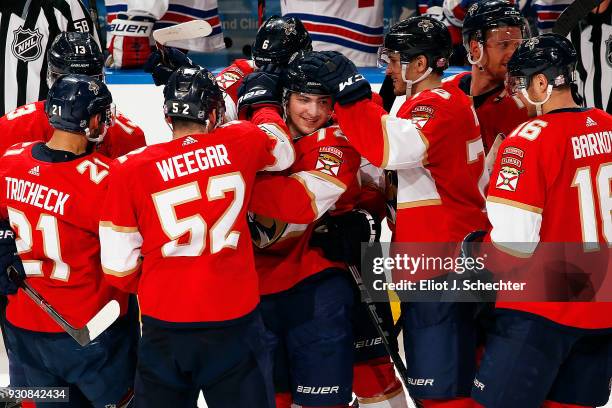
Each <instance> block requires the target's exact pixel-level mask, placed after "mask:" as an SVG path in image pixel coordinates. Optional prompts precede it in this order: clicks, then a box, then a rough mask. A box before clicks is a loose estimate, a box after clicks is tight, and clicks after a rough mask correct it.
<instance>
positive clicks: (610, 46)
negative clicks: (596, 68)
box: [606, 35, 612, 67]
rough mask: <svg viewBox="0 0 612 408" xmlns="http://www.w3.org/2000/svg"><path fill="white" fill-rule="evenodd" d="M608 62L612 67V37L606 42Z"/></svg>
mask: <svg viewBox="0 0 612 408" xmlns="http://www.w3.org/2000/svg"><path fill="white" fill-rule="evenodd" d="M606 62H607V63H608V65H609V66H610V67H612V35H610V36H609V37H608V39H607V40H606Z"/></svg>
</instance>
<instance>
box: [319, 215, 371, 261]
mask: <svg viewBox="0 0 612 408" xmlns="http://www.w3.org/2000/svg"><path fill="white" fill-rule="evenodd" d="M380 230H381V226H380V221H379V220H377V219H376V218H375V217H373V216H372V215H371V214H370V213H369V212H367V211H366V210H352V211H349V212H347V213H344V214H340V215H333V216H331V215H330V216H327V217H325V218H323V219H322V220H321V221H320V222H319V224H318V225H317V227H316V228H315V229H314V232H313V234H312V237H311V238H310V245H311V246H314V247H319V248H321V249H322V250H323V253H324V254H325V257H326V258H327V259H329V260H330V261H336V262H345V263H347V264H349V265H360V264H361V243H362V242H367V243H373V242H377V241H378V240H379V239H380Z"/></svg>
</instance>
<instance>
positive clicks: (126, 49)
mask: <svg viewBox="0 0 612 408" xmlns="http://www.w3.org/2000/svg"><path fill="white" fill-rule="evenodd" d="M92 1H93V0H92ZM104 3H105V4H106V11H107V21H108V34H107V45H106V46H107V49H108V52H109V54H110V55H109V58H108V60H107V66H110V67H112V68H140V67H142V66H143V65H144V63H145V62H146V61H147V58H149V56H150V55H151V50H152V48H151V46H152V45H153V39H152V34H153V30H156V29H158V28H165V27H169V26H172V25H174V24H178V23H184V22H187V21H191V20H205V21H207V22H208V23H209V24H210V25H211V27H212V33H211V34H210V35H208V36H206V37H203V38H195V39H192V40H184V41H171V42H170V43H168V46H170V47H178V48H181V49H184V50H188V51H196V52H204V51H214V50H219V49H222V48H225V43H224V42H223V32H222V29H221V20H220V19H219V10H218V9H217V0H105V1H104Z"/></svg>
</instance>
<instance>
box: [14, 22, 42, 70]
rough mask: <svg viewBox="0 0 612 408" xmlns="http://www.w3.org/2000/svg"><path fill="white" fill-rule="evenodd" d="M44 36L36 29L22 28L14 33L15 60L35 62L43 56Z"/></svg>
mask: <svg viewBox="0 0 612 408" xmlns="http://www.w3.org/2000/svg"><path fill="white" fill-rule="evenodd" d="M42 38H43V35H42V34H41V33H40V32H39V31H38V28H36V29H35V30H34V31H32V30H30V29H27V30H24V29H23V27H22V26H20V27H19V28H18V29H16V30H15V31H13V44H12V46H11V51H12V52H13V55H14V56H15V58H17V59H20V60H22V61H25V62H29V61H34V60H36V59H38V57H40V55H41V54H42V45H41V43H42Z"/></svg>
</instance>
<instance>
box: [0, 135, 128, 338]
mask: <svg viewBox="0 0 612 408" xmlns="http://www.w3.org/2000/svg"><path fill="white" fill-rule="evenodd" d="M34 145H36V143H32V142H30V143H22V144H17V145H14V146H12V147H11V148H10V149H8V150H7V151H6V152H5V153H4V156H3V157H2V158H1V159H0V188H1V190H0V191H2V194H0V207H1V208H2V212H3V213H5V212H8V216H9V219H10V223H11V226H12V227H13V229H14V230H15V232H16V236H17V240H16V243H17V249H18V252H19V256H20V257H21V259H22V260H23V266H24V269H25V271H26V275H27V277H28V282H29V283H30V284H31V285H32V287H34V289H36V290H37V291H38V292H39V293H40V294H41V295H42V296H43V297H44V298H45V299H46V300H47V301H48V302H49V303H50V304H51V305H53V307H54V308H55V309H56V310H57V311H58V312H59V313H60V314H61V315H62V316H63V317H64V318H66V320H67V321H68V322H69V323H70V324H71V325H73V326H75V327H82V326H84V325H85V324H86V323H87V322H88V321H89V320H90V319H91V318H92V317H93V316H94V315H95V314H96V313H97V312H98V311H99V310H100V309H101V308H102V307H103V306H104V305H105V304H106V303H108V302H109V301H110V300H111V299H116V300H117V301H119V304H120V306H121V309H122V312H125V306H126V301H127V295H126V294H125V293H122V292H120V291H119V290H117V289H115V288H113V287H112V286H110V285H108V284H107V283H106V282H105V281H104V279H103V273H102V267H101V264H100V243H99V239H98V221H99V217H98V215H99V214H98V211H99V209H100V203H102V202H103V201H104V196H105V194H106V188H107V181H108V178H109V177H108V174H109V160H108V159H107V158H105V157H104V156H102V155H100V154H98V153H93V154H90V155H86V156H84V157H81V158H78V159H76V160H72V161H67V162H61V163H49V162H44V161H40V160H37V159H35V158H34V157H32V147H33V146H34ZM9 299H10V300H9V304H8V308H7V319H8V321H9V322H11V324H13V325H15V326H17V327H21V328H23V329H27V330H33V331H38V332H62V331H63V329H62V328H61V327H60V326H58V325H57V323H55V322H54V321H53V320H52V319H51V318H50V317H49V316H48V315H47V314H46V313H45V312H43V311H42V310H41V309H40V308H39V306H38V305H37V304H36V303H35V302H33V301H32V299H30V298H29V297H28V296H27V295H26V294H25V293H24V292H22V291H19V292H17V294H16V295H15V296H11V297H10V298H9Z"/></svg>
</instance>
